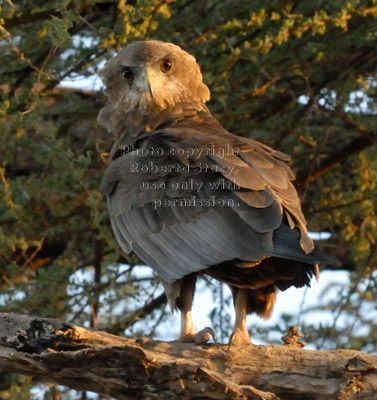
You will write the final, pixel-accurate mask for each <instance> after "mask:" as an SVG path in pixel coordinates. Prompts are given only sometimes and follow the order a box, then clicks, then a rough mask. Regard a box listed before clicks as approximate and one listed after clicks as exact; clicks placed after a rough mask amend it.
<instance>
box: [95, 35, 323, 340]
mask: <svg viewBox="0 0 377 400" xmlns="http://www.w3.org/2000/svg"><path fill="white" fill-rule="evenodd" d="M99 74H100V76H101V78H102V80H103V82H104V83H105V85H106V91H105V93H106V95H107V96H108V105H107V106H106V107H105V108H103V109H102V110H101V112H100V114H99V116H98V121H99V123H100V125H102V126H104V127H106V128H107V129H108V130H109V131H111V132H113V134H114V137H115V143H114V145H113V148H112V150H111V153H110V161H111V163H110V165H109V167H108V168H107V171H106V173H105V175H104V177H103V180H102V183H101V191H102V192H103V193H104V194H106V195H107V201H108V209H109V213H110V220H111V224H112V228H113V230H114V234H115V237H116V239H117V241H118V243H119V245H120V246H121V248H122V249H123V251H124V252H125V253H130V252H131V251H134V252H135V253H136V254H137V255H138V256H139V257H140V258H141V259H142V260H143V261H144V262H145V263H146V264H148V265H150V266H151V267H152V268H153V269H154V270H155V271H156V272H157V274H158V275H159V277H160V278H161V281H162V284H163V286H164V288H165V292H166V295H167V298H168V301H169V305H170V307H171V309H172V310H174V309H175V308H178V309H179V310H180V311H181V333H180V340H182V341H187V342H190V341H191V342H195V343H204V342H206V341H207V340H209V338H210V332H211V330H210V329H208V328H206V329H204V330H203V331H201V332H198V333H196V332H195V330H194V326H193V322H192V317H191V306H192V301H193V295H194V290H195V284H196V279H197V276H199V275H209V276H211V277H213V278H215V279H218V280H219V281H221V282H225V283H226V284H228V285H229V287H230V288H231V291H232V294H233V298H234V306H235V311H236V322H235V326H234V330H233V334H232V339H231V342H232V344H236V345H241V344H246V343H250V338H249V334H248V331H247V328H246V315H247V314H249V313H252V312H254V313H257V314H258V315H260V316H261V317H263V318H268V317H269V316H270V315H271V312H272V309H273V307H274V304H275V298H276V291H277V290H278V289H280V290H285V289H287V288H288V287H290V286H295V287H301V286H304V285H307V286H309V281H310V279H311V277H312V276H313V275H317V274H318V267H317V264H318V263H321V262H322V263H323V262H325V263H326V262H331V259H330V258H328V257H326V256H324V255H323V254H321V253H320V252H319V251H317V250H314V246H313V242H312V240H311V239H310V238H309V236H308V235H307V230H306V222H305V218H304V216H303V214H302V211H301V207H300V201H299V198H298V196H297V193H296V190H295V189H294V186H293V185H292V183H291V180H292V179H294V176H293V173H292V171H291V170H290V168H289V167H288V166H287V165H286V163H285V162H286V161H288V160H289V157H288V156H287V155H285V154H283V153H281V152H279V151H276V150H273V149H272V148H270V147H268V146H266V145H265V144H262V143H259V142H256V141H254V140H252V139H247V138H244V137H239V136H235V135H233V134H231V133H229V132H227V131H226V130H225V129H224V128H223V127H222V126H221V125H220V124H219V123H218V122H217V121H216V120H215V118H214V117H213V116H212V115H211V113H210V112H209V110H208V108H207V107H206V105H205V103H206V101H208V100H209V97H210V93H209V90H208V87H207V86H206V85H205V84H204V83H203V82H202V75H201V73H200V69H199V66H198V64H197V63H196V61H195V59H194V57H193V56H191V55H189V54H188V53H186V52H185V51H183V50H182V49H181V48H180V47H178V46H175V45H173V44H171V43H164V42H160V41H144V42H143V41H141V42H134V43H131V44H130V45H128V46H127V47H126V48H124V49H123V50H121V51H120V52H119V53H118V55H117V56H116V57H115V58H113V59H112V60H110V61H108V62H107V63H106V65H105V67H104V69H103V70H102V71H100V73H99Z"/></svg>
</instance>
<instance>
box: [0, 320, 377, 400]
mask: <svg viewBox="0 0 377 400" xmlns="http://www.w3.org/2000/svg"><path fill="white" fill-rule="evenodd" d="M299 336H300V334H298V333H297V331H295V330H293V331H291V332H289V333H288V335H287V336H285V337H284V342H285V343H287V344H288V345H284V346H254V345H250V346H244V347H233V346H232V347H231V348H229V347H228V346H227V345H222V344H208V345H205V346H196V345H192V344H187V343H186V344H183V343H176V342H161V341H153V340H147V339H141V340H137V341H135V340H131V339H127V338H121V337H117V336H113V335H110V334H108V333H105V332H97V331H92V330H89V329H86V328H82V327H79V326H73V325H71V324H67V323H64V322H60V321H57V320H53V319H45V318H38V317H30V316H17V315H14V314H0V368H1V369H2V370H3V371H9V372H17V373H21V374H26V375H31V376H34V377H36V378H39V379H42V380H46V381H55V382H57V383H59V384H62V385H66V386H69V387H71V388H74V389H78V390H90V391H94V392H97V393H101V394H103V395H106V396H109V397H112V398H114V399H120V400H128V399H178V398H179V399H263V400H277V399H281V400H283V399H293V398H294V399H296V400H299V399H305V400H311V399H315V400H322V399H342V400H343V399H344V400H351V399H376V398H377V356H375V355H370V354H364V353H361V352H358V351H351V350H336V351H310V350H303V349H302V348H300V344H299V343H297V340H296V338H298V337H299Z"/></svg>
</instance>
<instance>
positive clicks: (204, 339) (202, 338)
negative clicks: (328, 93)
mask: <svg viewBox="0 0 377 400" xmlns="http://www.w3.org/2000/svg"><path fill="white" fill-rule="evenodd" d="M211 337H212V338H213V341H214V342H216V334H215V331H214V330H213V329H212V328H209V327H207V328H204V329H203V330H201V331H200V332H198V333H195V334H186V335H181V337H180V338H179V339H178V342H181V343H195V344H206V343H208V341H209V340H210V339H211Z"/></svg>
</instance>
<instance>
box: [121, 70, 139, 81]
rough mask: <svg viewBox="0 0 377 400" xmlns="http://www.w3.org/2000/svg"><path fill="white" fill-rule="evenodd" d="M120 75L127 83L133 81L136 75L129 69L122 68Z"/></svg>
mask: <svg viewBox="0 0 377 400" xmlns="http://www.w3.org/2000/svg"><path fill="white" fill-rule="evenodd" d="M120 74H121V75H122V78H123V79H125V80H126V81H132V79H134V77H135V74H134V73H133V72H132V71H131V69H130V68H128V67H124V68H122V69H121V71H120Z"/></svg>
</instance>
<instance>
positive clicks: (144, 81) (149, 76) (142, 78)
mask: <svg viewBox="0 0 377 400" xmlns="http://www.w3.org/2000/svg"><path fill="white" fill-rule="evenodd" d="M153 81H154V73H153V72H152V71H151V69H150V68H149V67H145V68H143V70H142V71H141V74H140V75H139V78H138V80H137V82H135V83H136V87H137V88H138V89H139V90H140V91H146V92H148V93H149V94H150V96H151V98H152V99H153V92H152V85H153Z"/></svg>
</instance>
